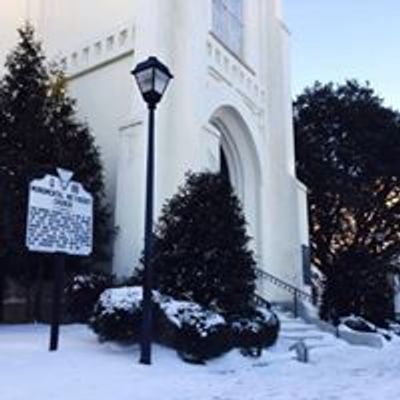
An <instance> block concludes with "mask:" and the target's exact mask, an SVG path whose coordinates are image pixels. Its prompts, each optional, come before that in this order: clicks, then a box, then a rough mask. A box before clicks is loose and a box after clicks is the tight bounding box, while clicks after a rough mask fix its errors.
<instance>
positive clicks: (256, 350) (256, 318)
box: [231, 307, 279, 356]
mask: <svg viewBox="0 0 400 400" xmlns="http://www.w3.org/2000/svg"><path fill="white" fill-rule="evenodd" d="M231 330H232V340H233V343H232V344H233V346H234V347H238V348H240V349H241V350H242V353H243V354H245V355H250V356H260V355H261V352H262V349H263V348H266V347H269V346H272V345H273V344H274V343H275V342H276V340H277V339H278V333H279V320H278V317H277V316H276V315H275V314H274V313H273V312H272V311H270V310H268V309H267V308H264V307H257V308H255V309H253V310H252V311H251V312H249V313H248V315H247V316H243V317H238V318H236V319H234V320H232V321H231Z"/></svg>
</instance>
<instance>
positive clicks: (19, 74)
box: [0, 23, 110, 285]
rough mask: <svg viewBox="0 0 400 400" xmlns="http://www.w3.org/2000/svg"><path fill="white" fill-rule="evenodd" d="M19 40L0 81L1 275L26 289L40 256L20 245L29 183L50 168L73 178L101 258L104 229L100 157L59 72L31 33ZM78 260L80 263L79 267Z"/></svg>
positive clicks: (106, 231)
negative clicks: (89, 212) (83, 192)
mask: <svg viewBox="0 0 400 400" xmlns="http://www.w3.org/2000/svg"><path fill="white" fill-rule="evenodd" d="M18 33H19V42H18V44H17V46H16V47H15V49H14V50H13V51H12V52H11V54H10V55H9V56H8V58H7V61H6V65H5V66H6V73H5V75H4V77H3V78H2V80H1V81H0V105H1V109H0V178H1V189H2V192H1V194H0V205H1V206H2V210H1V211H2V217H3V218H1V220H0V236H1V237H2V238H4V240H3V244H2V246H1V247H2V249H5V250H4V251H3V254H1V256H2V257H3V263H2V264H3V265H2V267H3V270H4V266H5V265H8V266H9V267H10V268H9V269H11V270H12V272H13V274H14V275H15V276H16V277H17V278H18V279H19V280H20V281H22V282H24V283H25V284H26V285H29V284H30V282H31V281H32V279H33V278H34V275H35V274H36V271H37V265H39V264H41V265H43V263H46V259H47V258H46V256H41V255H38V254H32V253H28V251H27V249H26V247H25V229H26V213H27V195H28V190H27V189H28V184H29V181H30V180H32V179H33V178H39V177H42V176H43V175H44V174H45V173H53V174H54V173H55V169H56V167H63V168H67V169H70V170H72V171H73V172H74V179H76V180H78V181H80V182H82V184H83V185H84V187H85V188H86V189H87V190H88V191H89V192H91V193H92V194H93V196H94V207H95V210H94V221H95V226H94V250H95V251H94V257H95V258H99V257H103V256H104V252H103V249H104V246H105V244H106V243H107V239H108V235H109V233H110V230H109V228H108V215H109V213H108V210H107V207H106V206H105V202H104V180H103V172H102V165H101V161H100V154H99V150H98V148H97V147H96V146H95V143H94V139H93V137H92V136H91V134H90V132H89V129H88V127H87V126H86V125H85V124H82V123H80V122H79V121H78V120H77V118H76V116H75V102H74V100H72V99H71V98H70V97H69V96H68V95H67V92H66V80H65V77H64V76H63V74H62V73H61V72H60V71H57V70H55V71H53V70H51V69H50V68H49V67H48V66H47V65H46V63H45V56H44V53H43V50H42V47H41V44H40V42H38V41H37V40H36V39H35V34H34V29H33V27H32V26H31V25H30V24H28V23H27V24H25V25H24V26H23V27H22V28H20V29H19V30H18ZM81 260H82V259H79V261H81ZM86 261H87V260H86Z"/></svg>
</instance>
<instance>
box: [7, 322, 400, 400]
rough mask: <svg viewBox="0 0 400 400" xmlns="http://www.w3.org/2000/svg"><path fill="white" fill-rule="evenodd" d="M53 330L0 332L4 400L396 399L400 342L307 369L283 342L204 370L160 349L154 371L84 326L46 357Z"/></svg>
mask: <svg viewBox="0 0 400 400" xmlns="http://www.w3.org/2000/svg"><path fill="white" fill-rule="evenodd" d="M47 345H48V327H47V326H44V325H25V326H23V325H19V326H0V399H1V400H113V399H115V400H145V399H146V400H147V399H149V400H239V399H240V400H268V399H274V400H276V399H279V400H291V399H296V400H324V399H326V400H328V399H329V400H333V399H344V400H363V399H370V400H375V399H379V400H398V399H399V397H400V379H399V376H400V340H399V341H396V342H394V343H391V344H389V345H386V346H385V348H384V349H382V350H377V349H369V348H362V347H353V346H350V345H347V344H345V343H342V342H341V341H337V340H335V339H334V338H332V346H329V347H326V348H319V349H314V350H313V351H311V363H310V364H307V365H305V364H301V363H299V362H297V361H296V360H294V359H293V355H292V354H290V353H288V352H287V350H286V349H287V346H288V343H285V342H283V341H280V342H279V343H278V345H277V346H275V347H274V348H273V349H271V350H270V351H266V352H264V354H263V356H262V357H261V358H260V359H249V358H244V357H242V356H241V355H240V354H239V352H237V351H232V352H230V353H229V354H227V355H226V356H224V357H222V358H220V359H217V360H215V361H211V362H209V363H208V364H207V365H206V366H194V365H188V364H185V363H183V362H182V361H181V360H180V359H178V357H177V356H176V354H175V352H174V351H171V350H168V349H166V348H163V347H161V346H155V347H154V364H153V366H151V367H149V366H142V365H140V364H138V358H139V349H138V347H137V346H133V347H120V346H118V345H115V344H110V343H107V344H99V343H98V342H97V340H96V337H95V335H94V334H93V333H91V332H90V331H89V329H88V328H86V327H85V326H82V325H73V326H66V327H62V330H61V341H60V350H59V351H58V352H56V353H49V352H47Z"/></svg>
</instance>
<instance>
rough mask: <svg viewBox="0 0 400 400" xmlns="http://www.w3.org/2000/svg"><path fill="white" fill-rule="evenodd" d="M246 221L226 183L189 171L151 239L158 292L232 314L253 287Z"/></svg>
mask: <svg viewBox="0 0 400 400" xmlns="http://www.w3.org/2000/svg"><path fill="white" fill-rule="evenodd" d="M249 240H250V238H249V236H248V235H247V233H246V222H245V218H244V215H243V212H242V209H241V206H240V203H239V200H238V198H237V197H236V195H235V194H234V193H233V190H232V188H231V185H230V183H229V182H228V181H227V180H226V179H224V178H223V177H222V176H221V175H219V174H213V173H198V174H193V173H189V174H187V176H186V182H185V184H184V185H183V186H182V187H181V188H180V189H179V191H178V193H177V194H176V195H175V196H173V197H172V199H170V200H169V202H167V204H166V205H165V206H164V207H163V210H162V215H161V217H160V221H159V224H158V228H157V231H156V237H155V241H154V253H153V254H154V257H153V265H154V270H155V272H154V276H155V279H156V282H157V286H158V288H159V290H160V291H161V292H162V293H165V294H168V295H171V296H173V297H175V298H178V299H188V300H192V301H195V302H197V303H199V304H201V305H203V306H206V307H210V308H213V309H214V310H217V311H220V312H223V313H225V314H226V315H234V314H240V313H243V312H246V311H247V310H248V309H249V307H250V306H251V303H252V300H253V295H254V290H255V261H254V257H253V252H252V251H251V250H250V249H249V247H248V244H249Z"/></svg>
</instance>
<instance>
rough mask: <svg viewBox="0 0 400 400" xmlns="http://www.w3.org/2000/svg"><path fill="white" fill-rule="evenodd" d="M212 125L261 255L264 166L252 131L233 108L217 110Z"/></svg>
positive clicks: (226, 172) (225, 171)
mask: <svg viewBox="0 0 400 400" xmlns="http://www.w3.org/2000/svg"><path fill="white" fill-rule="evenodd" d="M210 123H211V125H212V126H213V127H214V129H216V130H217V131H218V137H219V161H220V163H219V166H220V171H221V173H222V174H223V175H225V176H226V177H227V178H229V181H230V182H231V184H232V187H233V188H234V190H235V191H236V194H237V195H238V197H239V199H240V201H241V202H242V205H243V209H244V212H245V216H246V219H247V222H248V230H249V234H250V235H251V236H252V237H253V238H254V240H253V242H252V245H253V247H254V250H255V251H256V254H257V256H259V257H260V256H261V250H262V237H261V235H262V230H261V221H262V216H261V207H260V205H261V204H260V202H261V165H260V161H259V157H258V152H257V148H256V145H255V142H254V138H253V135H252V132H251V131H250V129H249V127H248V125H247V124H246V122H245V121H244V119H243V117H242V116H241V115H240V113H239V112H238V111H237V110H236V109H235V108H233V107H231V106H223V107H220V108H219V109H217V110H216V111H215V112H214V113H213V115H212V117H211V119H210Z"/></svg>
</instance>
